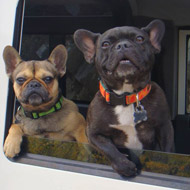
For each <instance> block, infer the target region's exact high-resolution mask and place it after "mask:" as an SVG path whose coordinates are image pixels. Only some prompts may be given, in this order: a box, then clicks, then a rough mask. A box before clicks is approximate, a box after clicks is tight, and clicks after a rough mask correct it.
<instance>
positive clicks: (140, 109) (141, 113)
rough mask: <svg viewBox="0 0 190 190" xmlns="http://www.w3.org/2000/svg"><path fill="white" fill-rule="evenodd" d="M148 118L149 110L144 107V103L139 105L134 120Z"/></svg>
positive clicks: (138, 120)
mask: <svg viewBox="0 0 190 190" xmlns="http://www.w3.org/2000/svg"><path fill="white" fill-rule="evenodd" d="M146 120H147V112H146V110H145V109H144V106H143V105H138V106H137V107H136V108H135V112H134V122H135V123H136V124H137V123H140V122H141V121H146Z"/></svg>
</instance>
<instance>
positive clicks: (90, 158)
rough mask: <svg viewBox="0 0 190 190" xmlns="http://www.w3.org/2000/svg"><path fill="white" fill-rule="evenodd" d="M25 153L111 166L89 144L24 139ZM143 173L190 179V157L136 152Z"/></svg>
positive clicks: (33, 138)
mask: <svg viewBox="0 0 190 190" xmlns="http://www.w3.org/2000/svg"><path fill="white" fill-rule="evenodd" d="M23 150H24V152H28V153H32V154H40V155H45V156H52V157H57V158H64V159H69V160H77V161H82V162H89V163H97V164H105V165H110V162H109V161H108V159H107V158H106V157H105V156H103V155H102V154H101V153H99V152H97V151H96V150H95V149H93V148H92V147H91V146H90V145H88V144H81V143H76V142H64V141H55V140H49V139H42V138H35V137H24V141H23ZM134 153H135V154H136V155H138V156H139V159H140V162H141V164H142V170H143V171H149V172H155V173H162V174H169V175H176V176H183V177H190V156H189V155H179V154H170V153H163V152H155V151H134Z"/></svg>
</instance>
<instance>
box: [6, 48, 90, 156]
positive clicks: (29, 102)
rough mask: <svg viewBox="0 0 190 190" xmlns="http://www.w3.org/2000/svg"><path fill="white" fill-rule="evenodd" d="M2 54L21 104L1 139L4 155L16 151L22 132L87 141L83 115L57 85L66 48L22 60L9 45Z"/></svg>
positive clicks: (57, 138)
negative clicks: (38, 59)
mask: <svg viewBox="0 0 190 190" xmlns="http://www.w3.org/2000/svg"><path fill="white" fill-rule="evenodd" d="M3 58H4V61H5V64H6V72H7V74H8V76H9V78H10V79H11V80H12V82H13V88H14V92H15V95H16V97H17V99H18V101H19V102H20V105H21V106H20V107H19V109H18V110H17V113H16V115H15V118H14V121H13V124H12V125H11V127H10V129H9V133H8V136H7V137H6V140H5V143H4V152H5V155H6V156H7V157H10V158H12V157H14V156H16V155H17V154H18V153H19V152H20V145H21V142H22V137H23V135H33V136H39V137H45V138H50V139H55V140H68V141H72V140H74V141H78V142H87V138H86V135H85V127H86V122H85V120H84V118H83V116H82V115H81V114H80V113H79V112H78V108H77V106H76V105H75V104H74V103H73V102H72V101H70V100H68V99H66V98H64V97H63V96H62V93H61V90H60V89H59V85H58V79H59V78H60V77H62V76H63V75H64V74H65V72H66V60H67V50H66V48H65V47H64V46H63V45H58V46H57V47H55V49H54V50H53V51H52V53H51V54H50V56H49V58H48V59H47V60H43V61H34V60H32V61H23V60H22V59H21V57H20V56H19V54H18V52H17V51H16V50H15V49H14V48H13V47H11V46H7V47H5V49H4V52H3Z"/></svg>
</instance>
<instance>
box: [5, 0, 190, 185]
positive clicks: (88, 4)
mask: <svg viewBox="0 0 190 190" xmlns="http://www.w3.org/2000/svg"><path fill="white" fill-rule="evenodd" d="M189 7H190V1H189V0H167V1H165V0H159V1H153V0H109V1H108V0H70V1H66V0H54V1H51V0H40V1H38V0H27V1H24V0H20V1H19V4H18V7H17V15H16V21H15V26H17V27H15V31H14V41H13V46H14V47H15V48H16V49H17V50H18V51H19V52H20V54H21V57H22V58H23V59H24V60H43V59H46V58H47V57H48V56H49V54H50V52H51V51H52V50H53V49H54V47H55V46H56V45H58V44H64V45H65V46H66V48H67V50H68V61H67V73H66V75H65V76H64V77H63V78H62V79H61V80H60V88H61V89H62V93H63V95H64V96H65V97H66V98H68V99H71V100H73V101H74V102H75V103H76V104H77V105H78V107H79V110H80V112H81V113H82V114H83V116H84V117H86V114H87V110H88V105H89V103H90V101H91V100H92V99H93V97H94V95H95V93H96V92H97V91H98V77H99V76H98V74H97V72H96V69H95V66H94V65H93V64H88V63H87V62H86V61H85V60H84V58H83V54H82V53H81V52H80V51H79V50H78V48H77V47H76V46H75V44H74V41H73V33H74V32H75V31H76V30H77V29H79V28H83V29H87V30H91V31H93V32H98V33H103V32H104V31H106V30H107V29H110V28H112V27H116V26H136V27H139V28H141V27H144V26H146V25H147V24H148V23H149V22H150V21H152V20H153V19H161V20H162V21H163V22H164V23H165V26H166V31H165V35H164V38H163V41H162V50H161V53H160V54H158V55H156V61H155V65H154V68H153V71H152V80H153V81H155V82H157V83H158V84H159V85H160V86H161V88H162V89H163V90H164V92H165V94H166V98H167V101H168V103H169V107H170V111H171V116H172V123H173V126H174V131H175V154H167V153H162V152H156V151H146V150H145V151H143V153H142V152H138V151H136V152H135V151H134V152H135V155H138V156H139V157H140V160H141V161H142V163H143V164H142V168H143V171H147V172H153V173H161V174H169V175H172V176H173V177H174V178H175V177H176V176H182V177H190V168H189V165H190V156H189V154H190V146H189V145H190V19H189V18H190V11H189ZM76 63H77V64H76ZM18 106H19V103H18V102H17V100H15V96H14V92H13V88H12V83H11V81H10V82H9V94H8V105H7V118H6V130H5V137H6V136H7V133H8V129H9V127H10V125H11V123H12V120H10V118H13V115H14V113H15V110H17V108H18ZM22 146H23V149H22V150H23V151H22V154H21V156H20V157H19V158H16V159H13V161H15V162H21V163H25V164H33V165H39V166H43V167H50V168H54V169H64V170H69V171H74V172H81V173H88V174H91V175H100V176H106V177H111V178H118V179H121V177H119V176H116V174H114V173H113V172H112V173H111V169H110V168H109V169H108V168H107V166H108V165H109V161H108V160H107V159H106V158H105V157H103V155H101V154H100V153H98V152H97V151H95V150H93V149H91V148H89V145H88V144H79V143H76V142H55V141H50V140H47V139H36V138H33V137H25V139H24V143H23V145H22ZM61 150H64V151H61ZM65 160H67V161H65ZM73 160H74V161H75V162H73ZM173 160H175V161H173ZM174 162H175V164H174ZM53 163H55V164H53ZM75 164H76V165H77V164H79V165H80V166H78V168H75V167H74V165H75ZM93 164H94V165H93ZM94 167H95V168H96V169H97V172H95V173H93V172H92V171H91V170H92V168H94ZM81 168H85V169H81ZM147 175H149V174H147ZM151 175H155V174H151ZM151 175H150V176H151ZM150 176H149V177H150ZM176 179H177V178H176ZM143 180H144V181H143ZM143 180H142V181H143V182H144V183H147V180H146V179H143ZM168 180H170V179H168ZM134 181H135V179H134ZM155 183H156V184H158V183H160V184H161V183H162V182H158V181H157V182H155ZM163 183H164V182H163ZM182 183H183V184H187V182H186V181H183V182H182Z"/></svg>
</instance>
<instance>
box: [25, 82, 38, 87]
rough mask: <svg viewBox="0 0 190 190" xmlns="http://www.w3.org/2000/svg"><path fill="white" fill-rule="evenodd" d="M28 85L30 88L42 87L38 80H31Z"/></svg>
mask: <svg viewBox="0 0 190 190" xmlns="http://www.w3.org/2000/svg"><path fill="white" fill-rule="evenodd" d="M27 87H28V88H39V87H41V84H40V83H39V82H37V81H31V82H29V84H28V86H27Z"/></svg>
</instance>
